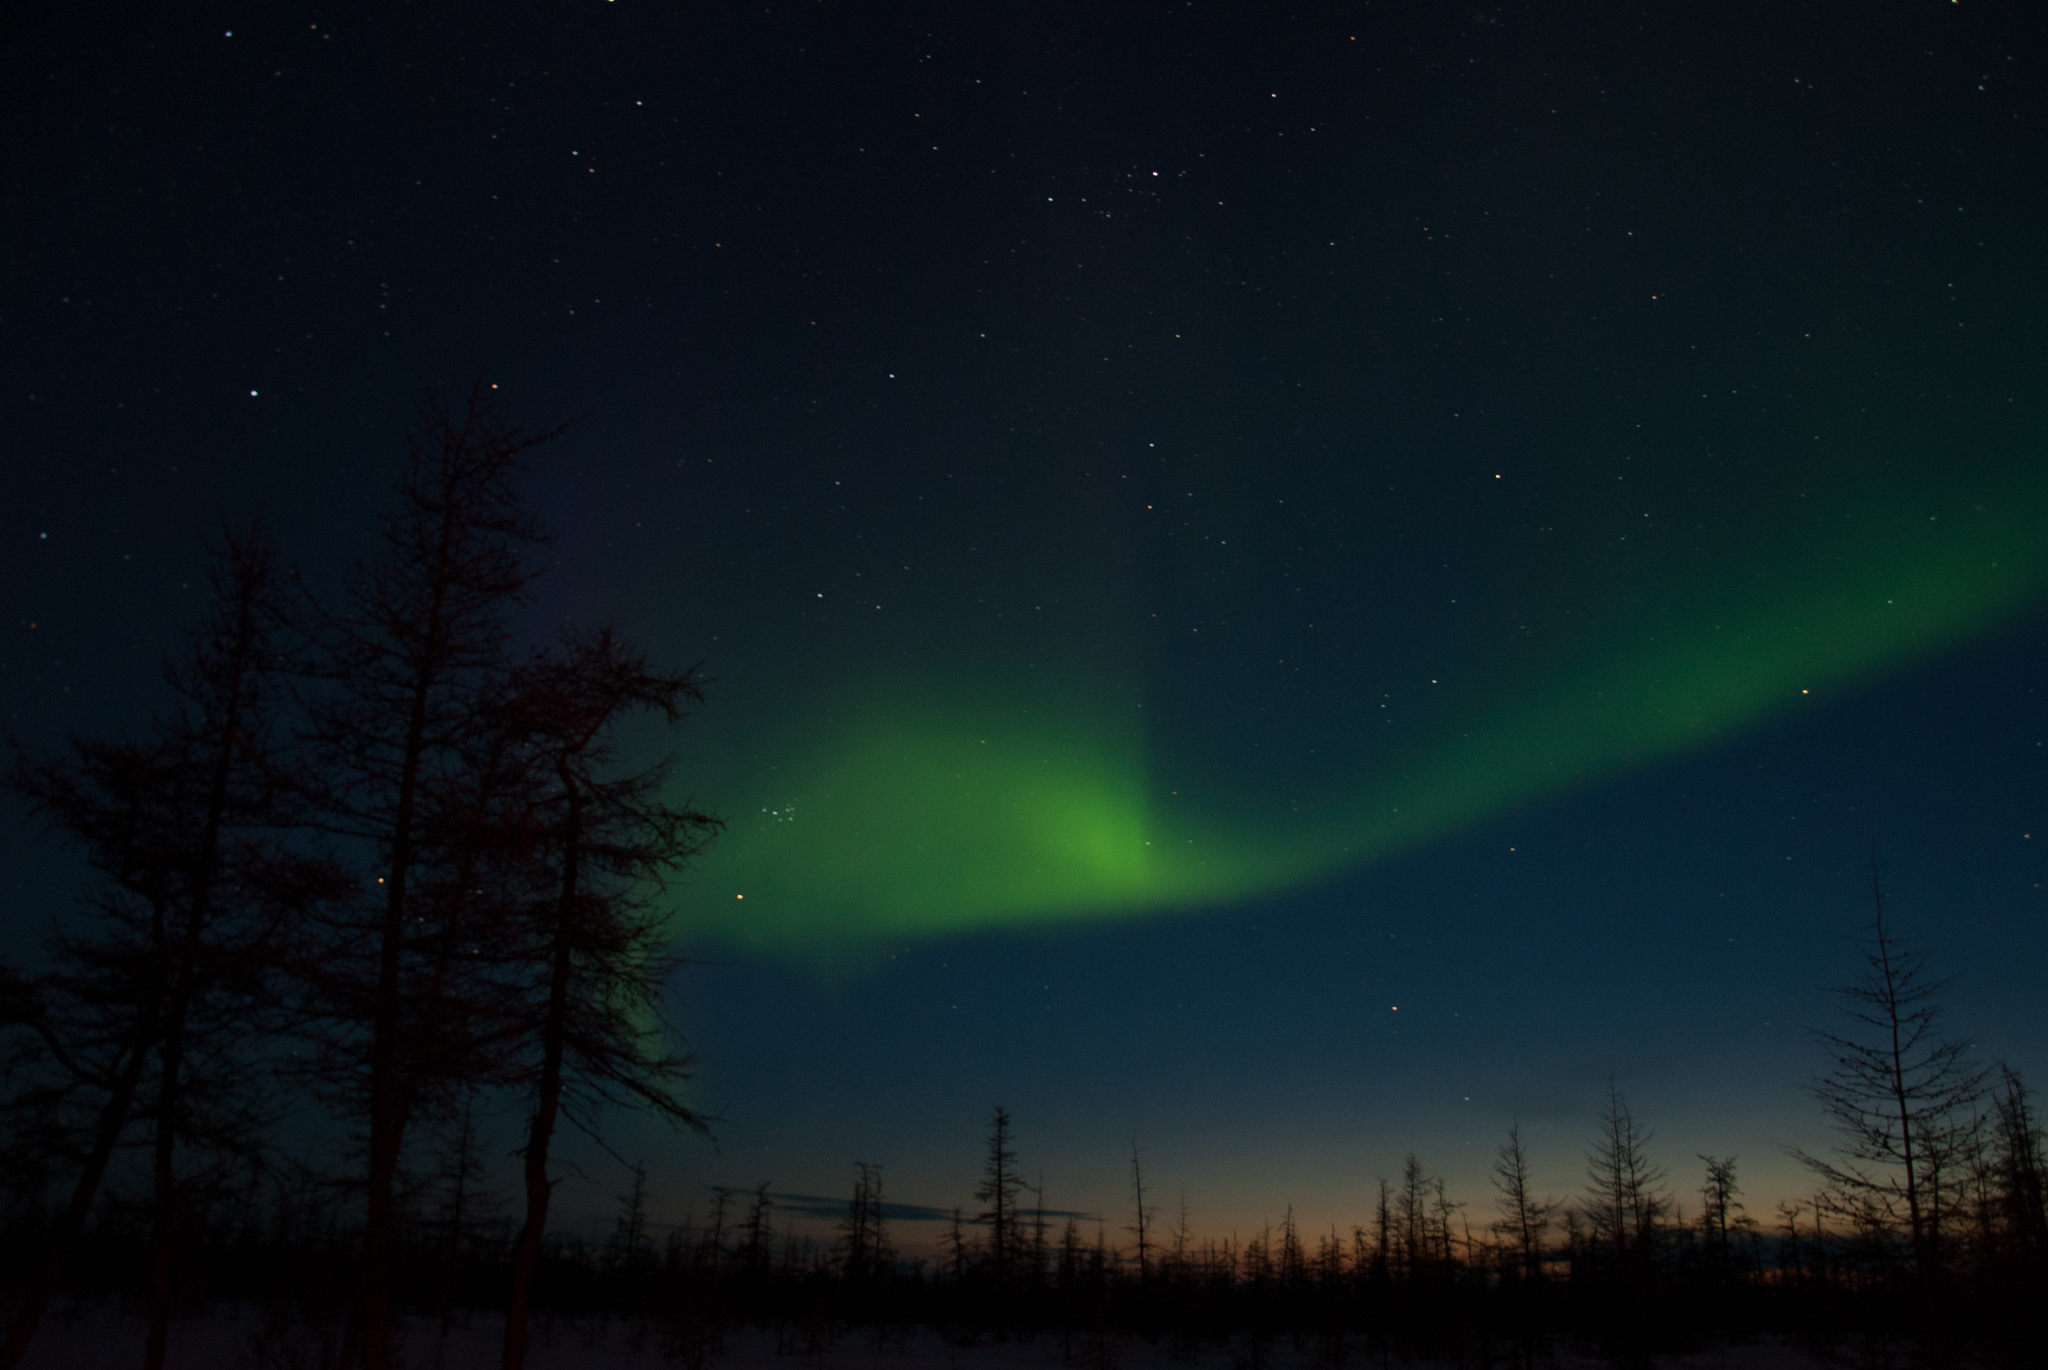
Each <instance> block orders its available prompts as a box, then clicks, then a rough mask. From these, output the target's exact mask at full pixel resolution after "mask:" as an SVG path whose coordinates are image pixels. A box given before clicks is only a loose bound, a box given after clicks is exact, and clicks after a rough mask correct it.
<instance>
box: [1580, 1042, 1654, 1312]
mask: <svg viewBox="0 0 2048 1370" xmlns="http://www.w3.org/2000/svg"><path fill="white" fill-rule="evenodd" d="M1651 1136H1652V1134H1651V1132H1650V1130H1649V1129H1648V1128H1646V1127H1644V1126H1642V1124H1640V1123H1638V1122H1637V1121H1636V1117H1635V1114H1634V1113H1633V1112H1632V1111H1631V1110H1630V1109H1629V1106H1628V1100H1627V1099H1625V1098H1623V1097H1622V1094H1621V1091H1620V1090H1619V1089H1618V1088H1616V1087H1615V1085H1614V1084H1613V1083H1612V1082H1611V1081H1610V1082H1609V1084H1608V1086H1607V1107H1606V1109H1605V1110H1604V1111H1603V1112H1602V1113H1601V1115H1600V1136H1599V1139H1598V1140H1597V1141H1596V1142H1595V1143H1594V1146H1593V1149H1592V1150H1591V1151H1589V1152H1587V1153H1586V1178H1587V1180H1588V1181H1589V1183H1588V1185H1587V1187H1586V1197H1585V1213H1586V1221H1587V1223H1588V1225H1589V1226H1590V1228H1591V1229H1592V1236H1593V1239H1594V1240H1595V1241H1596V1242H1599V1243H1600V1244H1601V1245H1603V1246H1604V1247H1605V1248H1606V1250H1607V1252H1608V1254H1609V1256H1610V1258H1611V1259H1612V1260H1613V1261H1615V1262H1616V1264H1617V1265H1618V1266H1621V1267H1622V1268H1625V1269H1634V1270H1636V1271H1638V1272H1640V1271H1641V1270H1643V1269H1644V1268H1646V1267H1647V1266H1648V1264H1649V1262H1650V1261H1651V1259H1652V1258H1653V1257H1654V1256H1655V1254H1656V1246H1657V1229H1658V1225H1659V1224H1660V1223H1661V1221H1662V1220H1663V1218H1664V1215H1665V1213H1666V1212H1667V1210H1668V1207H1669V1201H1668V1199H1667V1198H1666V1197H1665V1194H1664V1190H1663V1184H1664V1171H1663V1169H1662V1168H1661V1167H1659V1166H1655V1165H1652V1164H1651V1163H1650V1157H1649V1152H1648V1149H1647V1148H1648V1146H1649V1144H1650V1141H1651Z"/></svg>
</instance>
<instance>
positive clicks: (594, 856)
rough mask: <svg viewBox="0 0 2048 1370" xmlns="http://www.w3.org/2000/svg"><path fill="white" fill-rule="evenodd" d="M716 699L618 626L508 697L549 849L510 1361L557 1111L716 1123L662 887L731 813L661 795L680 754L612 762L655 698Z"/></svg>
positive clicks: (533, 920)
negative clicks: (691, 1045)
mask: <svg viewBox="0 0 2048 1370" xmlns="http://www.w3.org/2000/svg"><path fill="white" fill-rule="evenodd" d="M703 698H704V691H703V683H702V680H701V678H700V677H699V676H698V675H697V673H696V672H695V671H694V670H690V671H681V672H663V671H657V670H655V669H654V668H653V667H651V666H650V665H649V664H648V661H647V659H646V657H645V656H643V655H642V654H641V653H640V652H638V651H637V650H636V649H634V648H632V647H629V646H627V645H626V644H625V643H623V642H622V641H620V639H619V638H618V637H617V635H616V634H614V633H613V632H612V631H611V630H610V629H603V630H599V631H597V632H595V633H590V634H582V635H572V636H570V637H569V638H568V639H567V640H566V642H565V644H564V646H563V648H562V650H561V651H560V652H559V653H549V654H543V655H541V656H538V657H536V658H535V659H534V660H533V661H531V662H529V663H527V664H526V665H525V666H523V667H522V668H521V669H520V671H519V672H518V673H517V675H516V676H515V678H514V680H513V684H512V688H511V690H510V692H509V694H508V697H507V707H506V709H505V711H504V715H503V722H504V726H506V727H507V728H508V729H509V730H510V731H511V732H512V734H513V735H514V736H515V737H517V738H518V739H520V745H521V748H522V750H523V751H524V752H525V754H526V756H527V759H528V764H529V767H530V774H531V778H532V786H533V789H532V794H533V804H532V806H531V808H530V810H529V812H528V816H527V828H526V832H525V836H524V843H523V845H524V846H525V848H526V849H527V850H529V851H531V852H533V853H534V854H535V855H536V857H537V858H538V859H537V861H536V865H535V870H534V873H535V876H536V878H537V887H536V890H535V894H536V897H535V899H534V900H533V902H532V904H531V905H530V907H529V909H528V911H527V913H526V916H525V919H524V926H523V931H522V939H521V946H522V948H523V958H522V961H521V965H520V967H519V969H520V971H521V972H522V974H523V977H524V978H523V981H522V982H521V983H518V984H517V985H516V991H517V993H518V996H519V1010H518V1017H517V1023H518V1028H519V1032H520V1040H521V1041H522V1042H523V1043H524V1053H525V1067H524V1070H523V1072H522V1075H521V1077H520V1084H521V1085H522V1087H523V1088H524V1089H525V1090H526V1091H527V1092H528V1097H529V1098H530V1100H531V1107H532V1114H531V1116H530V1121H529V1124H528V1128H527V1136H526V1145H525V1151H524V1166H523V1168H524V1178H525V1188H526V1220H525V1224H524V1226H522V1227H521V1229H520V1232H519V1239H518V1244H517V1246H516V1247H515V1248H514V1253H513V1268H512V1297H511V1304H510V1307H509V1308H508V1310H507V1313H506V1320H505V1357H504V1363H505V1366H506V1370H519V1367H520V1366H522V1365H524V1364H525V1358H526V1324H527V1309H528V1304H529V1301H530V1296H531V1289H532V1280H533V1268H534V1263H535V1261H536V1259H537V1258H538V1257H539V1255H540V1243H541V1236H542V1234H543V1232H544V1230H545V1228H546V1225H547V1213H548V1200H549V1197H550V1195H551V1194H552V1193H553V1189H554V1181H553V1180H552V1179H551V1178H549V1175H548V1149H549V1146H550V1144H551V1143H552V1141H553V1138H554V1134H555V1130H556V1127H557V1125H558V1124H559V1122H561V1121H562V1120H564V1119H566V1120H568V1121H570V1122H572V1123H574V1124H576V1125H577V1126H579V1127H582V1128H584V1129H585V1130H589V1129H590V1127H591V1115H592V1113H593V1112H594V1111H595V1110H596V1109H597V1108H599V1107H601V1106H604V1105H607V1104H610V1105H625V1106H627V1107H632V1108H637V1109H640V1110H642V1111H645V1112H649V1113H652V1114H654V1115H655V1116H657V1117H660V1118H663V1119H665V1120H667V1121H669V1122H671V1123H675V1124H679V1125H681V1126H684V1127H688V1128H692V1129H695V1130H697V1131H700V1132H701V1131H703V1130H705V1124H704V1120H703V1119H702V1118H700V1117H699V1116H698V1115H697V1114H696V1113H695V1112H693V1111H692V1110H691V1109H690V1108H689V1106H688V1105H687V1104H686V1103H685V1102H684V1100H683V1098H682V1096H681V1094H680V1093H679V1092H678V1090H679V1088H680V1086H681V1085H682V1083H683V1082H684V1081H685V1080H686V1079H687V1078H688V1075H687V1066H688V1057H687V1056H686V1055H684V1054H682V1053H681V1052H680V1051H679V1050H678V1049H676V1048H675V1047H674V1045H673V1044H672V1040H671V1038H672V1034H671V1033H669V1032H668V1031H667V1029H666V1026H665V1022H666V1020H665V1018H664V1016H663V1014H662V1012H661V1010H662V1000H663V995H664V992H665V988H666V982H667V980H668V978H669V976H670V973H671V972H672V971H673V970H674V968H675V965H676V961H675V959H674V958H673V956H672V955H671V954H670V953H669V941H670V937H669V931H668V927H667V923H666V919H665V918H664V916H663V914H662V913H661V911H660V910H659V909H658V908H657V907H656V906H655V904H654V902H653V896H654V895H655V894H656V893H658V892H659V890H660V889H661V887H662V882H663V880H664V879H666V878H667V877H669V876H671V875H673V874H674V873H675V872H676V871H678V870H680V869H681V868H682V866H683V865H684V864H685V863H686V862H688V860H689V859H690V857H691V856H692V855H694V854H695V853H696V852H697V851H698V850H700V849H701V848H702V846H703V845H704V843H705V842H706V841H708V840H709V839H710V837H711V836H712V834H714V833H715V832H716V831H717V829H718V828H719V826H720V821H719V820H718V819H716V818H713V817H711V816H710V815H708V814H705V813H700V812H699V811H697V810H696V809H694V808H692V807H690V806H689V805H687V804H673V803H670V802H668V801H666V800H664V799H663V798H662V794H661V792H662V789H663V787H664V786H665V785H666V783H667V781H668V768H667V766H666V765H657V766H653V767H648V768H644V769H640V770H637V771H629V772H627V773H625V774H623V775H615V774H613V771H614V770H615V768H616V765H617V760H618V731H619V728H620V727H621V725H622V724H624V723H625V722H627V721H628V720H629V719H630V718H631V717H633V716H634V715H636V714H640V713H652V714H654V715H656V716H657V717H659V718H660V719H661V720H662V721H664V722H665V723H668V724H670V725H674V724H676V723H678V722H680V721H681V720H682V718H683V716H684V714H685V713H686V712H687V711H688V710H689V709H691V708H693V707H694V706H696V705H698V704H701V703H702V702H703ZM539 882H545V883H544V885H542V884H540V883H539ZM764 1202H765V1201H764ZM762 1211H764V1212H765V1207H764V1208H763V1210H762Z"/></svg>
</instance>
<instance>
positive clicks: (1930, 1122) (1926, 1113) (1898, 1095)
mask: <svg viewBox="0 0 2048 1370" xmlns="http://www.w3.org/2000/svg"><path fill="white" fill-rule="evenodd" d="M1886 897H1887V896H1886V894H1885V891H1884V888H1883V886H1882V885H1881V884H1880V883H1879V881H1878V873H1877V862H1876V860H1875V859H1873V860H1872V861H1871V868H1870V898H1871V904H1872V914H1871V935H1870V937H1869V938H1868V939H1867V940H1866V941H1865V942H1864V943H1863V945H1862V948H1861V950H1862V954H1863V964H1864V971H1863V974H1862V976H1861V977H1859V978H1858V979H1857V980H1856V981H1854V982H1853V983H1850V984H1847V985H1843V986H1840V987H1838V988H1837V989H1836V991H1835V996H1836V998H1837V1000H1838V1001H1839V1002H1840V1004H1841V1006H1842V1012H1843V1014H1844V1016H1845V1017H1847V1018H1848V1020H1849V1022H1850V1023H1851V1025H1852V1028H1851V1031H1852V1032H1854V1033H1855V1034H1856V1035H1853V1036H1850V1035H1844V1034H1841V1033H1834V1032H1826V1031H1821V1030H1819V1029H1815V1030H1814V1036H1815V1037H1816V1038H1817V1039H1818V1040H1819V1041H1820V1042H1821V1044H1822V1046H1823V1047H1824V1048H1825V1050H1826V1051H1827V1054H1828V1067H1827V1069H1826V1070H1825V1071H1824V1072H1823V1073H1822V1074H1820V1075H1819V1076H1817V1077H1816V1078H1815V1079H1814V1081H1813V1083H1812V1085H1811V1086H1810V1088H1811V1089H1812V1092H1813V1094H1814V1096H1815V1098H1817V1099H1818V1100H1819V1101H1820V1104H1821V1108H1822V1109H1823V1110H1824V1111H1825V1112H1826V1113H1827V1115H1828V1117H1829V1119H1830V1120H1831V1121H1832V1123H1833V1124H1834V1127H1835V1130H1836V1132H1837V1133H1838V1134H1839V1135H1840V1138H1841V1140H1840V1141H1839V1142H1838V1143H1837V1145H1836V1147H1835V1152H1834V1156H1833V1158H1832V1159H1830V1158H1828V1157H1821V1156H1814V1155H1811V1154H1809V1153H1807V1152H1806V1151H1804V1150H1801V1149H1798V1148H1793V1149H1792V1154H1793V1155H1794V1156H1796V1157H1797V1158H1798V1159H1799V1160H1800V1161H1801V1162H1803V1163H1804V1164H1805V1165H1806V1166H1808V1167H1809V1168H1810V1169H1812V1170H1813V1171H1814V1172H1815V1173H1816V1174H1818V1175H1820V1176H1821V1177H1822V1179H1823V1180H1825V1181H1826V1183H1827V1185H1828V1189H1829V1192H1830V1194H1831V1196H1832V1197H1833V1200H1834V1202H1835V1203H1836V1204H1838V1205H1839V1206H1840V1207H1841V1208H1842V1209H1843V1210H1844V1211H1846V1212H1848V1213H1850V1214H1852V1215H1853V1216H1854V1217H1855V1218H1856V1219H1857V1221H1858V1222H1859V1223H1860V1224H1861V1225H1863V1226H1865V1227H1866V1228H1868V1229H1870V1230H1872V1231H1873V1232H1881V1231H1894V1232H1895V1231H1898V1230H1899V1229H1900V1228H1901V1226H1903V1228H1904V1231H1905V1234H1906V1238H1907V1241H1908V1243H1909V1246H1910V1250H1911V1255H1912V1264H1913V1270H1914V1273H1915V1275H1916V1276H1917V1277H1918V1279H1919V1281H1920V1282H1921V1284H1922V1285H1923V1286H1925V1285H1927V1284H1928V1283H1929V1282H1931V1281H1932V1280H1933V1279H1934V1278H1935V1277H1936V1276H1937V1274H1938V1272H1939V1270H1940V1265H1941V1235H1942V1234H1941V1216H1942V1212H1941V1210H1942V1172H1943V1169H1944V1167H1945V1166H1946V1164H1947V1162H1948V1160H1949V1158H1950V1156H1951V1154H1952V1152H1953V1150H1954V1148H1955V1145H1956V1142H1957V1140H1958V1137H1959V1134H1960V1132H1961V1130H1962V1129H1963V1128H1965V1127H1967V1126H1968V1124H1969V1122H1970V1118H1971V1111H1972V1106H1973V1105H1974V1104H1975V1103H1976V1102H1977V1101H1978V1100H1979V1099H1980V1098H1981V1097H1982V1095H1983V1082H1984V1076H1985V1072H1984V1070H1982V1069H1980V1068H1978V1067H1975V1066H1973V1065H1971V1064H1970V1062H1969V1061H1968V1060H1967V1059H1966V1055H1965V1053H1967V1052H1968V1050H1969V1044H1968V1043H1967V1042H1965V1041H1963V1040H1961V1039H1959V1038H1943V1037H1941V1036H1940V1035H1939V1031H1940V1025H1941V994H1942V991H1944V990H1945V989H1947V988H1948V981H1946V980H1940V979H1935V978H1932V977H1931V976H1930V975H1929V974H1928V970H1927V962H1926V956H1925V953H1924V951H1922V949H1920V948H1918V947H1914V946H1910V945H1908V944H1906V943H1904V942H1902V941H1901V940H1900V939H1899V938H1898V937H1896V936H1895V935H1894V934H1893V933H1892V932H1891V930H1890V929H1889V928H1887V927H1886V926H1885V899H1886ZM1902 1220H1903V1222H1902Z"/></svg>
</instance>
